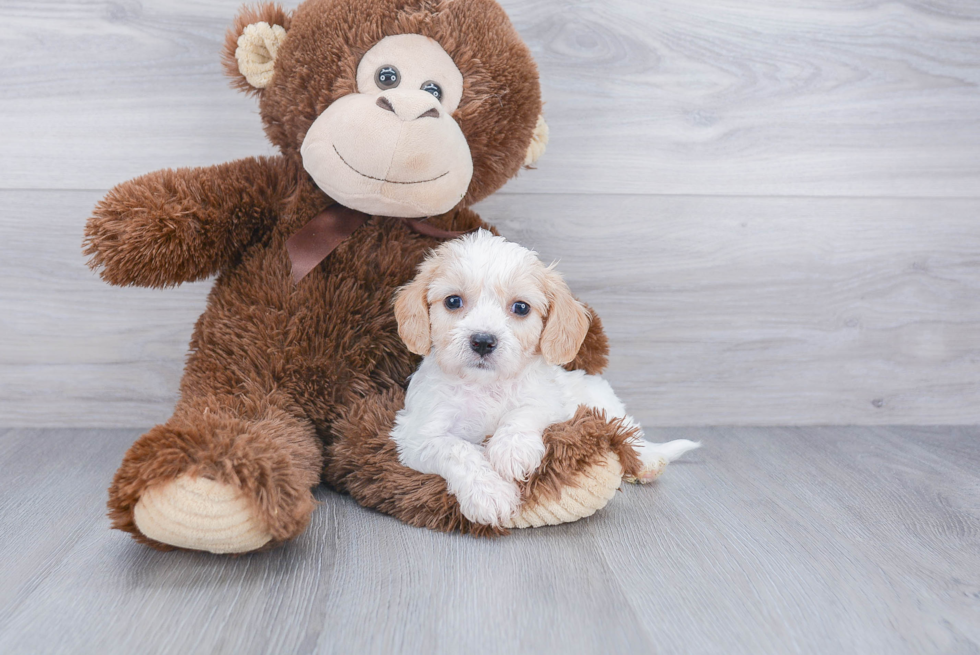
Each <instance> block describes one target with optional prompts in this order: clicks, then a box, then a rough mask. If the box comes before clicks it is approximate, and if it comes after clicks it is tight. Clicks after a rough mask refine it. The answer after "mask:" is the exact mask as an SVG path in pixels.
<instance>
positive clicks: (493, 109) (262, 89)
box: [85, 0, 638, 552]
mask: <svg viewBox="0 0 980 655" xmlns="http://www.w3.org/2000/svg"><path fill="white" fill-rule="evenodd" d="M224 61H225V66H226V69H227V71H228V73H229V74H230V75H231V76H232V77H233V78H234V84H235V85H236V86H237V87H238V88H240V89H243V90H245V91H248V92H249V93H255V94H257V95H258V96H259V102H260V107H261V115H262V120H263V123H264V125H265V131H266V134H267V135H268V137H269V138H270V139H271V141H272V142H273V143H274V144H275V145H276V146H277V147H278V148H279V150H280V154H279V155H278V156H276V157H272V158H250V159H243V160H239V161H235V162H230V163H227V164H221V165H218V166H212V167H207V168H194V169H189V168H185V169H178V170H163V171H158V172H155V173H150V174H148V175H145V176H143V177H139V178H136V179H134V180H131V181H129V182H126V183H123V184H121V185H119V186H117V187H116V188H114V189H113V190H112V191H110V192H109V194H108V195H107V196H106V197H105V199H104V200H102V201H101V202H100V203H99V205H98V206H97V207H96V209H95V211H94V215H93V216H92V218H91V219H89V222H88V225H87V227H86V238H85V252H86V254H88V255H90V256H91V261H90V265H91V266H92V267H93V268H97V269H99V271H100V274H101V276H102V277H103V278H104V279H105V280H106V281H107V282H110V283H112V284H118V285H140V286H150V287H168V286H172V285H177V284H181V283H182V282H187V281H191V280H200V279H202V278H206V277H208V276H212V275H217V279H216V280H215V282H214V287H213V289H212V291H211V295H210V297H209V299H208V305H207V309H206V310H205V312H204V314H203V315H202V316H201V318H200V319H199V320H198V322H197V325H196V327H195V330H194V335H193V338H192V340H191V344H190V350H191V352H190V356H189V358H188V361H187V365H186V368H185V372H184V377H183V380H182V382H181V388H180V400H179V402H178V404H177V407H176V409H175V411H174V414H173V416H172V417H171V418H170V420H169V421H167V422H166V423H165V424H163V425H158V426H156V427H154V428H153V429H152V430H150V431H149V432H147V433H146V434H144V435H143V436H142V437H141V438H140V439H139V440H138V441H137V442H136V443H135V444H134V445H133V446H132V448H130V450H129V452H127V454H126V456H125V459H124V460H123V462H122V465H121V466H120V468H119V471H118V472H117V473H116V476H115V480H114V481H113V484H112V487H111V489H110V490H109V509H110V516H111V518H112V521H113V527H115V528H118V529H121V530H124V531H126V532H129V533H130V534H132V535H133V536H134V537H135V538H136V539H137V540H138V541H140V542H143V543H146V544H149V545H151V546H154V547H158V548H168V547H173V546H176V547H183V548H190V549H198V550H209V551H212V552H246V551H249V550H255V549H258V548H262V547H268V546H269V545H271V544H276V543H280V542H283V541H285V540H288V539H292V538H293V537H296V536H297V535H299V534H300V533H302V531H303V530H304V529H305V528H306V525H307V523H308V522H309V519H310V515H311V513H312V511H313V509H314V506H315V502H314V499H313V495H312V493H311V489H312V488H313V487H314V486H315V485H317V484H318V483H319V482H321V480H322V481H323V482H324V483H326V484H327V485H329V486H331V487H332V488H334V489H337V490H338V491H342V492H347V493H350V494H351V495H352V496H354V498H355V499H357V501H358V502H360V503H361V504H363V505H365V506H367V507H372V508H376V509H378V510H380V511H382V512H386V513H389V514H391V515H393V516H396V517H398V518H400V519H402V520H404V521H406V522H408V523H410V524H412V525H417V526H425V527H428V528H433V529H439V530H461V531H463V532H473V533H477V534H494V533H501V532H504V531H505V530H504V528H503V527H491V526H482V525H476V524H472V523H470V522H469V521H467V520H466V519H465V518H464V517H463V516H462V515H461V514H460V512H459V509H458V507H457V505H456V503H455V500H454V498H453V497H452V496H450V495H448V494H447V493H446V486H445V483H444V482H443V480H442V479H440V478H438V477H435V476H431V475H422V474H419V473H416V472H415V471H412V470H410V469H407V468H405V467H403V466H402V465H401V464H399V462H398V458H397V453H396V452H395V449H394V446H393V444H392V443H391V441H390V440H389V439H388V436H387V435H388V433H389V431H390V427H391V424H392V420H393V416H394V413H395V411H396V410H397V409H399V407H400V404H401V402H402V398H403V387H404V385H405V383H406V379H407V377H408V375H409V374H410V373H411V372H412V371H413V370H414V368H415V367H416V365H417V364H418V359H417V358H416V357H415V356H413V355H411V354H410V353H409V352H408V351H407V350H406V349H405V346H404V345H403V344H402V342H401V341H400V340H399V338H398V334H397V326H396V323H395V320H394V316H393V312H392V295H393V292H394V290H395V289H396V288H397V287H399V286H400V285H402V284H405V283H406V282H407V281H408V280H410V279H411V278H412V277H413V275H414V272H415V267H416V266H417V265H418V263H419V262H420V261H421V260H422V258H423V257H424V256H425V254H426V252H427V251H428V250H429V249H431V248H432V247H434V246H435V245H437V243H438V242H439V241H438V240H437V239H436V238H434V237H433V236H431V235H437V236H440V235H441V236H445V234H443V233H442V232H441V231H446V232H448V231H466V230H470V229H474V228H477V227H481V226H482V227H487V226H486V225H485V224H484V223H483V222H482V221H481V220H480V218H479V217H478V216H477V215H476V214H475V213H474V212H473V211H471V210H470V209H468V207H469V206H470V205H471V204H473V203H475V202H477V201H479V200H480V199H482V198H485V197H486V196H487V195H489V194H490V193H492V192H493V191H495V190H497V189H498V188H500V187H501V186H502V185H503V184H504V183H505V182H506V181H507V180H508V179H509V178H511V177H513V176H514V175H515V174H516V173H517V172H518V171H519V170H520V168H521V167H522V166H524V165H528V164H530V163H533V161H534V159H536V157H537V156H538V155H539V154H540V153H541V151H542V150H543V146H544V143H545V141H546V139H547V128H546V126H545V124H544V122H543V120H542V119H541V97H540V90H539V85H538V77H537V70H536V67H535V64H534V62H533V60H532V59H531V56H530V53H529V52H528V49H527V47H526V46H525V45H524V44H523V43H522V42H521V40H520V38H519V37H518V35H517V34H516V32H515V30H514V29H513V27H512V26H511V24H510V22H509V21H508V19H507V17H506V15H505V14H504V12H503V10H502V9H501V8H500V7H499V6H498V5H497V4H496V3H495V2H493V1H492V0H465V1H464V0H307V2H305V3H304V4H302V5H301V6H300V7H299V8H298V9H296V10H295V12H293V13H292V14H288V13H286V12H284V11H283V10H282V9H281V8H280V7H278V6H276V5H272V4H266V5H262V6H259V7H257V8H254V9H244V10H243V11H242V12H241V14H240V15H239V16H238V19H237V21H236V23H235V26H234V28H233V29H232V30H231V31H230V32H229V36H228V40H227V43H226V48H225V54H224ZM427 217H428V218H427ZM425 218H427V220H425V221H424V223H423V222H422V221H420V220H419V219H425ZM338 244H339V245H338ZM332 246H333V247H334V249H333V250H332V251H331V247H332ZM605 363H606V339H605V336H604V335H603V333H602V331H601V327H600V324H599V321H598V319H597V318H596V319H594V320H593V323H592V327H591V330H590V332H589V335H588V337H587V338H586V341H585V343H584V344H583V347H582V349H581V351H580V353H579V356H578V357H577V359H576V360H575V361H574V362H572V363H571V364H570V366H572V367H578V368H584V369H585V370H587V371H589V372H590V373H595V372H599V371H600V370H601V369H602V368H603V367H604V366H605ZM628 436H629V435H627V434H625V433H624V431H623V430H622V429H621V428H620V427H619V426H617V425H615V424H608V423H606V422H605V421H604V420H603V419H602V418H601V417H598V416H595V415H594V414H593V413H591V412H588V411H585V410H584V409H583V410H581V411H580V412H579V413H578V415H577V416H576V417H575V418H574V419H573V420H572V421H569V422H568V423H565V424H561V425H557V426H553V427H552V428H551V429H550V430H549V432H548V433H547V434H546V437H545V442H546V444H547V446H548V451H547V454H546V455H545V458H544V461H543V463H542V465H541V468H540V469H539V471H538V472H537V473H535V474H534V475H533V476H532V478H531V480H529V481H528V483H527V484H526V485H525V489H524V496H525V498H526V501H525V508H526V510H527V511H526V512H525V513H524V514H522V516H521V517H518V518H517V519H515V521H514V525H515V526H524V525H537V524H542V523H553V522H559V521H562V520H572V519H574V518H578V517H579V516H582V515H586V514H588V513H591V511H594V509H595V506H601V504H604V502H605V500H607V499H608V495H609V494H610V493H611V490H612V489H615V488H616V487H618V486H619V481H620V479H621V477H622V475H623V474H627V475H629V474H631V473H635V472H636V470H637V467H638V461H637V458H636V455H635V453H634V452H633V450H632V449H631V448H630V447H629V446H628V445H627V444H626V443H625V440H626V438H627V437H628ZM590 494H591V496H590ZM590 497H591V498H592V499H593V500H592V501H590V500H589V498H590ZM595 499H601V501H600V500H595ZM590 502H591V504H592V505H594V506H592V507H591V508H590ZM549 508H550V509H549Z"/></svg>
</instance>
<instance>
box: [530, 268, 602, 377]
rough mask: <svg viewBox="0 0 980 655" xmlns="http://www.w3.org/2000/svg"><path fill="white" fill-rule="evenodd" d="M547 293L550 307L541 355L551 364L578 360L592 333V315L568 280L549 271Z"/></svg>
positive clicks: (542, 337) (543, 333)
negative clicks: (578, 299) (577, 296)
mask: <svg viewBox="0 0 980 655" xmlns="http://www.w3.org/2000/svg"><path fill="white" fill-rule="evenodd" d="M545 293H546V294H547V295H548V299H549V301H550V307H549V309H548V318H547V320H546V321H545V325H544V331H543V332H542V333H541V354H542V355H544V358H545V359H546V360H547V361H548V363H549V364H559V365H561V364H567V363H568V362H570V361H572V360H573V359H575V355H576V353H578V349H579V347H581V345H582V342H583V341H584V340H585V335H586V334H587V333H588V331H589V318H590V315H589V312H588V311H587V310H586V309H585V306H584V305H582V303H580V302H579V301H577V300H575V297H574V296H572V292H571V290H570V289H569V288H568V285H567V284H565V280H563V279H562V277H561V275H559V274H558V272H557V271H555V270H552V269H549V270H548V272H547V275H546V277H545Z"/></svg>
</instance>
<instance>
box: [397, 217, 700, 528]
mask: <svg viewBox="0 0 980 655" xmlns="http://www.w3.org/2000/svg"><path fill="white" fill-rule="evenodd" d="M448 298H458V299H459V300H458V301H452V302H450V304H449V305H447V303H446V301H447V299H448ZM456 304H458V305H459V307H456V306H455V305H456ZM525 307H526V308H527V310H528V311H527V312H526V314H524V313H523V310H524V309H525ZM522 314H523V315H522ZM395 315H396V317H397V318H398V323H399V333H400V334H401V335H402V338H403V339H405V341H406V343H407V344H408V345H409V348H411V349H412V350H413V351H414V352H418V353H419V354H425V355H428V356H427V357H426V358H425V359H424V360H423V362H422V365H421V366H420V367H419V370H418V371H417V372H416V373H415V374H414V375H413V376H412V379H411V382H410V384H409V387H408V393H407V395H406V398H405V408H404V409H403V410H401V411H400V412H398V415H397V417H396V420H395V427H394V429H393V430H392V434H391V436H392V439H394V441H395V443H396V444H397V446H398V454H399V459H400V460H401V462H402V463H403V464H405V465H406V466H409V467H411V468H413V469H416V470H418V471H421V472H423V473H434V474H436V475H440V476H442V477H443V478H445V480H446V482H447V486H448V488H449V492H450V493H452V494H454V495H455V496H456V498H457V500H458V501H459V505H460V509H461V511H462V512H463V515H464V516H466V517H467V518H468V519H470V520H472V521H475V522H477V523H483V524H489V525H500V524H504V523H508V522H509V521H510V519H512V518H513V517H514V516H515V514H516V512H517V510H518V509H519V505H520V492H519V489H518V486H517V483H516V481H518V480H526V479H527V477H528V476H529V475H530V474H531V473H532V472H534V470H535V469H537V467H538V466H539V465H540V463H541V458H542V456H543V455H544V452H545V447H544V442H543V441H542V436H541V435H542V433H543V432H544V430H545V429H546V428H547V427H548V426H549V425H552V424H554V423H560V422H563V421H567V420H569V419H571V418H572V416H573V415H574V414H575V411H576V409H577V408H578V406H579V405H586V406H588V407H592V408H597V409H600V410H604V411H605V412H606V415H607V416H608V417H610V418H613V417H616V418H622V419H623V422H624V423H625V425H627V426H629V427H636V428H639V426H638V425H637V423H636V421H635V420H634V419H633V418H632V417H631V416H629V415H627V413H626V408H625V407H624V406H623V404H622V402H620V400H619V398H617V397H616V394H615V393H614V392H613V390H612V387H610V386H609V383H608V382H606V381H605V380H604V379H602V378H601V377H599V376H596V375H586V374H585V373H584V372H583V371H566V370H565V369H563V368H562V367H561V365H562V364H564V363H567V362H568V361H570V360H571V359H572V358H573V357H574V356H575V354H576V353H577V352H578V348H579V346H580V345H581V343H582V340H583V339H584V338H585V334H586V332H587V331H588V313H587V312H586V310H585V309H584V307H583V306H582V305H581V304H580V303H578V302H577V301H576V300H575V299H574V298H573V297H572V295H571V292H570V291H569V290H568V287H567V285H566V284H565V283H564V281H563V280H562V279H561V277H560V276H559V275H558V273H557V272H555V271H554V270H553V268H549V267H545V266H544V265H543V264H542V263H541V261H540V260H539V259H538V258H537V256H536V253H534V252H532V251H530V250H527V249H526V248H523V247H521V246H518V245H517V244H513V243H509V242H507V241H506V240H504V239H503V238H501V237H495V236H493V235H492V234H490V233H489V232H486V231H483V230H481V231H479V232H477V233H475V234H472V235H467V236H465V237H462V238H460V239H456V240H454V241H450V242H447V243H445V244H443V245H442V246H440V247H439V248H438V249H437V250H436V251H435V252H434V253H433V255H432V256H431V257H430V258H429V259H427V260H426V261H425V262H424V263H423V264H422V266H421V267H420V272H419V276H418V277H417V278H416V279H415V281H414V282H412V283H411V284H410V285H408V286H407V287H404V288H403V289H401V290H400V291H399V295H398V298H397V300H396V304H395ZM480 335H483V337H482V338H483V341H484V343H483V344H482V347H481V344H480V339H481V336H480ZM487 339H491V340H492V342H493V344H494V345H493V346H492V347H489V349H488V346H487V343H486V342H487ZM640 434H642V432H641V433H640ZM488 436H489V437H490V438H489V439H487V437H488ZM633 446H634V448H636V450H637V451H638V453H639V455H640V457H641V460H642V461H643V463H644V474H641V476H640V479H639V481H641V482H642V481H645V478H646V477H647V476H646V475H645V474H646V473H649V474H650V475H649V478H650V479H652V478H654V477H656V475H657V474H659V472H660V470H661V469H662V468H663V464H664V461H670V460H673V459H676V458H677V457H679V456H680V455H682V454H683V453H684V452H686V451H688V450H690V449H692V448H696V447H697V446H698V444H696V443H694V442H691V441H686V440H679V441H672V442H669V443H666V444H653V443H650V442H647V441H644V440H642V439H639V438H638V439H637V440H636V441H635V442H634V443H633Z"/></svg>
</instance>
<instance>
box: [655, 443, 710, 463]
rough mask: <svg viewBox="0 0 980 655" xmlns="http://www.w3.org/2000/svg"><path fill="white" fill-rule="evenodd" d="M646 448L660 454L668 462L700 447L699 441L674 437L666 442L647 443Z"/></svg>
mask: <svg viewBox="0 0 980 655" xmlns="http://www.w3.org/2000/svg"><path fill="white" fill-rule="evenodd" d="M646 446H647V448H649V449H650V450H651V451H653V452H654V453H656V454H657V455H660V456H661V457H663V458H664V459H666V460H667V461H668V462H673V461H674V460H675V459H677V458H678V457H680V456H681V455H683V454H684V453H686V452H689V451H692V450H694V449H695V448H700V447H701V442H700V441H689V440H688V439H675V440H674V441H668V442H666V443H648V444H646Z"/></svg>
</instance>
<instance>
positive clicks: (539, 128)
mask: <svg viewBox="0 0 980 655" xmlns="http://www.w3.org/2000/svg"><path fill="white" fill-rule="evenodd" d="M547 145H548V124H547V123H545V122H544V116H541V115H540V114H539V115H538V122H537V124H536V125H535V126H534V134H532V135H531V145H529V146H528V147H527V154H526V155H525V156H524V165H525V166H534V163H535V162H536V161H538V159H540V158H541V155H543V154H544V149H545V147H546V146H547Z"/></svg>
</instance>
